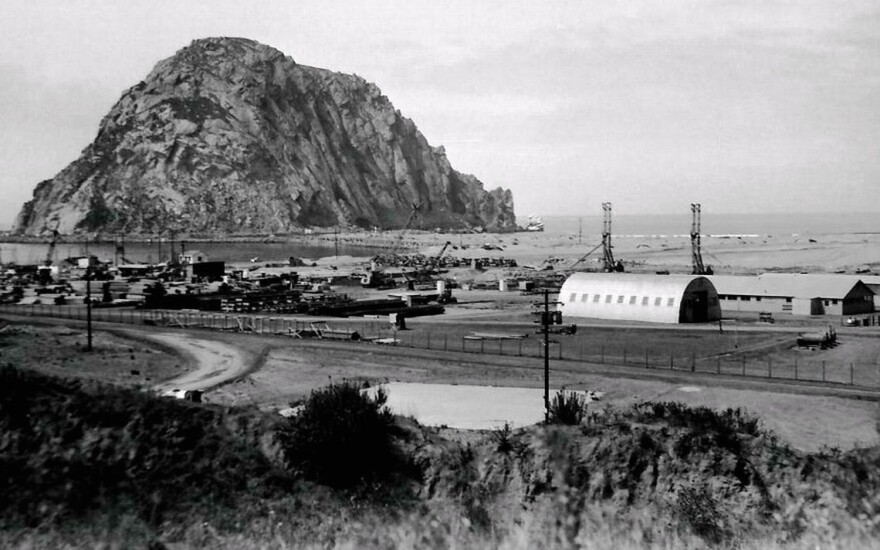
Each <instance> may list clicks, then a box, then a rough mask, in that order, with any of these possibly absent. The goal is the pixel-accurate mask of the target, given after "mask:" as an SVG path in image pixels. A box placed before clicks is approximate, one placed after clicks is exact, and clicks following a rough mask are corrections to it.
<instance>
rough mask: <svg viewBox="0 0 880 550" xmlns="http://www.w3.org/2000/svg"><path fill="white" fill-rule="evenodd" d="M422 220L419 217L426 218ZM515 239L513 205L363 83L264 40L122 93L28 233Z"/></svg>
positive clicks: (207, 51) (28, 216) (25, 216)
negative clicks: (357, 230) (380, 231)
mask: <svg viewBox="0 0 880 550" xmlns="http://www.w3.org/2000/svg"><path fill="white" fill-rule="evenodd" d="M414 210H415V211H416V212H415V215H413V211H414ZM410 217H412V218H413V220H412V222H411V224H410V225H411V227H422V228H434V227H443V228H468V227H483V228H485V229H487V230H490V231H506V230H512V229H515V218H514V214H513V197H512V195H511V193H510V191H506V190H503V189H501V188H498V189H495V190H493V191H490V192H487V191H485V190H484V189H483V184H482V183H481V182H480V181H479V180H477V179H476V178H475V177H473V176H470V175H466V174H461V173H459V172H456V171H455V170H453V169H452V167H451V166H450V165H449V161H448V160H447V158H446V155H445V152H444V150H443V148H442V147H431V146H430V145H429V144H428V142H427V140H426V139H425V137H424V136H423V135H422V134H421V133H420V132H419V131H418V129H417V128H416V127H415V124H413V122H412V121H411V120H409V119H407V118H404V117H403V116H401V114H400V113H399V112H398V111H396V110H395V109H394V107H393V106H392V105H391V103H390V102H389V100H388V98H386V97H385V96H383V95H382V93H381V92H380V91H379V89H378V88H377V87H376V86H375V85H373V84H370V83H368V82H366V81H365V80H363V79H362V78H360V77H357V76H352V75H346V74H340V73H334V72H331V71H327V70H323V69H317V68H313V67H306V66H303V65H298V64H296V63H295V62H294V61H293V60H292V59H291V58H289V57H286V56H285V55H284V54H282V53H281V52H279V51H278V50H275V49H273V48H270V47H268V46H264V45H262V44H259V43H257V42H253V41H251V40H246V39H241V38H208V39H203V40H196V41H194V42H193V43H192V44H191V45H190V46H189V47H187V48H184V49H182V50H181V51H179V52H178V53H177V54H176V55H174V56H173V57H171V58H169V59H166V60H164V61H162V62H160V63H159V64H158V65H157V66H156V67H155V68H154V69H153V71H152V73H150V75H149V76H148V77H147V78H146V79H145V80H144V81H143V82H140V83H139V84H137V85H136V86H134V87H132V88H131V89H129V90H128V91H127V92H125V93H124V94H123V95H122V98H121V99H120V100H119V101H118V102H117V103H116V105H114V107H113V108H112V109H111V110H110V112H109V113H108V114H107V115H106V116H105V117H104V119H103V120H102V121H101V125H100V128H99V130H98V136H97V137H96V138H95V141H94V142H93V143H92V144H91V145H89V146H88V147H86V149H85V150H84V151H83V153H82V155H81V156H80V158H79V159H77V160H76V161H74V162H73V163H71V164H70V165H69V166H67V168H65V169H64V170H62V171H61V173H59V174H58V175H57V176H55V177H54V178H53V179H51V180H47V181H44V182H41V183H40V184H38V185H37V187H36V189H35V190H34V198H33V199H32V200H30V201H28V202H27V203H25V205H24V207H23V208H22V210H21V212H20V213H19V215H18V219H17V220H16V228H17V231H18V232H20V233H25V234H40V233H44V232H47V231H51V230H53V229H56V228H57V230H58V231H59V232H61V233H78V232H80V233H81V232H95V231H101V232H126V233H135V234H138V233H139V234H155V233H165V232H168V231H175V232H178V233H186V232H191V233H213V234H247V233H284V232H288V231H295V230H297V229H298V228H303V227H314V226H318V227H320V226H324V227H327V226H336V225H341V226H349V227H374V226H378V227H381V228H400V227H403V226H404V225H406V224H407V222H408V221H409V220H410Z"/></svg>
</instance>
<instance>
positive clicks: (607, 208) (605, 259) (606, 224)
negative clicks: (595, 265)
mask: <svg viewBox="0 0 880 550" xmlns="http://www.w3.org/2000/svg"><path fill="white" fill-rule="evenodd" d="M602 212H603V219H602V269H603V270H604V271H606V272H607V273H612V272H614V271H622V269H620V267H618V264H616V263H615V262H614V253H613V252H612V251H611V248H612V247H611V203H610V202H603V203H602Z"/></svg>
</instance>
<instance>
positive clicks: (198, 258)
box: [180, 250, 208, 264]
mask: <svg viewBox="0 0 880 550" xmlns="http://www.w3.org/2000/svg"><path fill="white" fill-rule="evenodd" d="M207 261H208V255H207V254H205V253H204V252H202V251H201V250H187V251H186V252H184V253H183V254H181V255H180V263H182V264H200V263H203V262H207Z"/></svg>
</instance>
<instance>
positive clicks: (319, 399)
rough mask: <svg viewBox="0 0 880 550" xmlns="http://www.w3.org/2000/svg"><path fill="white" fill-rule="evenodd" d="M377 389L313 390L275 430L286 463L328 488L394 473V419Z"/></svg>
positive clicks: (345, 386)
mask: <svg viewBox="0 0 880 550" xmlns="http://www.w3.org/2000/svg"><path fill="white" fill-rule="evenodd" d="M386 401H387V395H386V394H385V392H384V391H382V390H381V389H380V390H378V391H377V392H376V393H375V396H370V395H368V394H366V392H363V393H362V392H361V388H360V387H358V386H357V385H355V384H352V383H341V384H331V385H330V386H327V387H325V388H321V389H319V390H315V391H313V392H312V393H311V395H310V396H309V398H308V399H307V400H306V402H305V403H304V404H303V405H302V408H301V410H300V412H299V414H297V415H295V416H293V417H290V418H288V419H287V420H286V421H285V422H284V423H282V424H281V426H280V427H279V429H278V430H277V431H276V434H275V440H276V442H277V443H278V444H279V445H280V447H281V448H282V450H283V451H284V457H285V460H286V461H287V464H288V466H290V467H291V468H293V469H294V470H296V471H298V472H299V473H301V474H302V475H303V476H305V477H306V478H308V479H311V480H313V481H317V482H319V483H322V484H325V485H329V486H332V487H353V486H354V485H357V484H358V483H361V482H370V481H376V480H379V479H381V478H385V477H387V476H389V475H390V474H392V473H394V472H395V471H396V470H397V468H398V466H399V464H400V460H399V457H398V454H397V453H396V451H395V447H394V439H393V432H394V417H393V416H392V414H391V412H390V411H388V409H387V408H386V407H385V403H386Z"/></svg>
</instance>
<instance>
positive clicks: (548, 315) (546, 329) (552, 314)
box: [532, 288, 562, 422]
mask: <svg viewBox="0 0 880 550" xmlns="http://www.w3.org/2000/svg"><path fill="white" fill-rule="evenodd" d="M550 304H553V305H557V304H559V302H557V301H553V302H551V301H550V291H549V290H548V289H546V288H545V289H544V301H543V302H539V303H536V304H535V305H536V306H543V307H542V309H541V310H540V311H535V312H533V313H532V314H533V315H539V316H540V321H537V322H539V323H541V333H542V334H543V335H544V422H548V421H549V420H550V325H553V324H556V325H558V324H561V323H562V313H561V312H559V311H550Z"/></svg>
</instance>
